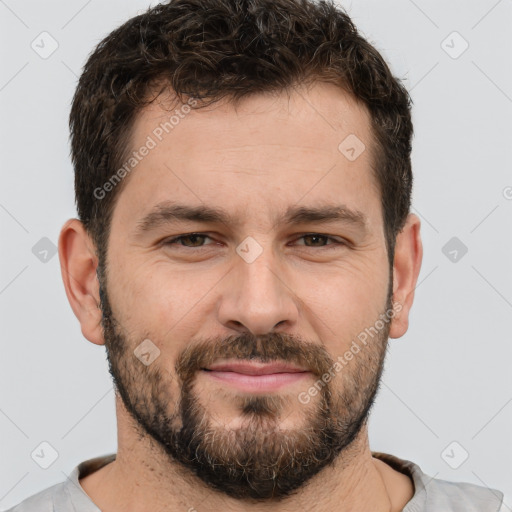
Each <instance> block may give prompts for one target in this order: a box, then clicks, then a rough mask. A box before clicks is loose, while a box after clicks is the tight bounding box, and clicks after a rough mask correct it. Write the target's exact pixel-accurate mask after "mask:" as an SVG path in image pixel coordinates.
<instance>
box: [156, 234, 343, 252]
mask: <svg viewBox="0 0 512 512" xmlns="http://www.w3.org/2000/svg"><path fill="white" fill-rule="evenodd" d="M307 236H313V237H321V238H324V239H326V240H331V241H333V242H334V243H332V244H328V245H321V246H318V247H314V246H306V245H304V246H303V247H308V248H311V249H333V248H336V247H337V246H344V245H347V243H346V242H344V241H340V240H337V239H335V238H334V237H332V236H329V235H324V234H322V233H305V234H303V235H301V236H300V237H299V238H298V239H297V240H299V239H301V238H305V237H307ZM189 237H204V238H210V239H212V238H211V237H210V236H208V235H207V234H206V233H188V234H185V235H180V236H176V237H174V238H171V239H170V240H167V241H164V245H178V246H179V247H183V248H187V249H202V248H204V247H206V246H205V245H200V246H197V247H188V246H186V245H182V244H178V243H177V242H179V241H180V240H183V239H185V238H189ZM208 245H213V244H208Z"/></svg>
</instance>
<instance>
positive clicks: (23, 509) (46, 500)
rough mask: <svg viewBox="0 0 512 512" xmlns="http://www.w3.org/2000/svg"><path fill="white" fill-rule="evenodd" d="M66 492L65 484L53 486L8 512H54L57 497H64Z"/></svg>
mask: <svg viewBox="0 0 512 512" xmlns="http://www.w3.org/2000/svg"><path fill="white" fill-rule="evenodd" d="M65 492H66V491H65V488H64V484H63V483H59V484H56V485H53V486H52V487H48V488H47V489H43V490H42V491H40V492H38V493H36V494H33V495H32V496H29V497H28V498H26V499H25V500H23V501H22V502H21V503H19V504H18V505H15V506H14V507H13V508H10V509H9V510H7V511H6V512H54V511H55V507H54V505H55V496H58V495H62V493H65Z"/></svg>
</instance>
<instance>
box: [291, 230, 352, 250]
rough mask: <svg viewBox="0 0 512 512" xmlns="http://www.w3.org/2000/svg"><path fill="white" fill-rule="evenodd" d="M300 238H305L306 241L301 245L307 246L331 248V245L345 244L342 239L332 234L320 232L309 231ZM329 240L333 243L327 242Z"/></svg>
mask: <svg viewBox="0 0 512 512" xmlns="http://www.w3.org/2000/svg"><path fill="white" fill-rule="evenodd" d="M300 239H303V240H304V242H305V243H304V244H299V245H304V246H305V247H326V246H329V248H331V247H330V246H334V247H336V246H338V245H344V243H343V242H342V241H341V240H337V239H335V238H334V237H332V236H328V235H322V234H320V233H308V234H306V235H302V236H301V237H300V238H299V240H300ZM328 241H331V242H332V243H327V242H328Z"/></svg>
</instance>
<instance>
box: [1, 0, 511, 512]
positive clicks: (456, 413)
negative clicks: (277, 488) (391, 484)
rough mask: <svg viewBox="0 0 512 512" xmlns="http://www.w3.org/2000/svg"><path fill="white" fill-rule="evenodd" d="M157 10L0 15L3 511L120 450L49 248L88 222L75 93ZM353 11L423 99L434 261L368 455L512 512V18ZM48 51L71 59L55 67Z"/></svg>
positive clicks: (422, 179) (5, 9)
mask: <svg viewBox="0 0 512 512" xmlns="http://www.w3.org/2000/svg"><path fill="white" fill-rule="evenodd" d="M148 5H149V4H148V3H147V2H146V1H143V0H140V1H135V0H130V1H127V0H115V1H112V0H110V1H108V2H104V1H100V0H89V1H83V0H68V1H66V2H64V1H63V0H58V1H57V0H54V1H45V2H36V1H34V0H32V1H28V0H26V1H19V0H18V1H16V0H5V1H4V0H0V34H1V43H2V44H1V45H0V52H1V59H2V60H1V62H2V66H1V68H0V108H1V118H0V119H1V123H0V130H1V133H0V140H1V149H2V152H1V155H2V171H1V172H2V175H1V183H2V187H1V189H0V226H1V233H2V243H1V266H0V314H1V324H0V325H1V335H2V356H1V358H0V365H1V366H0V379H1V381H0V389H1V390H2V393H1V400H0V435H1V439H2V442H1V456H0V461H1V464H0V509H2V510H5V509H7V508H9V507H10V506H12V505H14V504H15V503H18V502H19V501H21V500H22V499H23V498H25V497H27V496H28V495H30V494H33V493H34V492H36V491H39V490H41V489H43V488H46V487H48V486H49V485H51V484H54V483H56V482H58V481H61V480H63V479H64V478H66V475H68V474H69V473H70V471H71V470H72V468H73V467H74V466H75V465H76V464H77V463H78V462H80V461H82V460H85V459H88V458H92V457H94V456H97V455H102V454H105V453H109V452H113V451H115V450H116V422H115V414H114V394H113V391H112V384H111V381H110V377H109V374H108V369H107V364H106V360H105V352H104V348H103V347H98V346H95V345H92V344H91V343H89V342H88V341H87V340H86V339H85V338H83V336H82V334H81V331H80V326H79V324H78V321H77V320H76V318H75V317H74V315H73V313H72V311H71V308H70V306H69V304H68V301H67V298H66V295H65V292H64V287H63V285H62V280H61V276H60V268H59V261H58V255H54V254H53V253H52V247H53V245H55V244H57V240H58V234H59V231H60V228H61V226H62V224H63V223H64V222H65V221H66V220H67V219H68V218H70V217H74V216H76V215H75V208H74V196H73V170H72V167H71V164H70V159H69V147H68V128H67V117H68V113H69V105H70V101H71V97H72V94H73V92H74V88H75V85H76V81H77V77H78V75H79V74H80V70H81V67H82V66H83V64H84V63H85V60H86V57H87V55H88V54H89V53H90V52H91V51H92V49H93V47H94V46H95V45H96V44H97V43H98V42H99V41H100V39H101V38H103V37H104V36H105V35H106V34H107V33H108V32H110V31H111V30H113V29H114V28H115V27H117V26H118V25H119V24H120V23H122V22H124V21H125V20H127V19H128V18H129V17H131V16H133V15H135V14H138V13H140V12H141V11H142V10H145V8H146V7H148ZM152 5H154V3H153V4H152ZM342 5H344V6H345V7H346V8H347V9H348V11H349V13H350V14H351V15H352V17H353V20H354V22H355V23H356V25H357V26H358V27H359V28H360V29H361V31H362V32H363V33H364V34H365V35H366V37H367V38H369V40H370V41H371V42H373V43H374V44H375V46H376V47H377V48H378V49H379V50H380V51H381V52H382V53H383V54H384V56H386V57H387V58H388V60H389V62H390V65H391V67H392V69H393V71H394V73H395V75H396V76H398V77H401V78H404V79H405V83H406V86H407V87H408V89H409V90H410V91H411V94H412V97H413V100H414V113H413V116H414V123H415V139H414V152H413V164H414V172H415V189H414V202H413V205H414V211H415V212H416V213H417V214H418V215H419V216H420V217H421V219H422V236H423V242H424V248H425V255H424V261H423V267H422V271H421V274H420V278H419V284H418V288H417V290H416V299H415V305H414V308H413V310H412V313H411V325H410V329H409V331H408V333H407V334H406V335H405V336H404V337H403V338H401V339H399V340H391V348H390V353H389V355H388V360H387V367H386V372H385V375H384V379H383V383H382V388H381V392H380V395H379V398H378V401H377V404H376V406H375V408H374V411H373V415H372V419H371V424H370V441H371V448H372V449H373V450H375V451H384V452H388V453H392V454H395V455H397V456H400V457H403V458H406V459H409V460H413V461H415V462H417V463H419V464H420V466H421V467H422V469H423V470H424V471H425V472H427V473H428V474H430V475H431V476H435V477H437V478H444V479H448V480H456V481H467V482H473V483H476V484H479V485H487V486H489V487H494V488H498V489H500V490H502V491H504V492H505V494H506V497H505V503H506V507H505V508H504V510H511V507H512V469H511V462H510V461H511V460H512V443H511V441H510V435H511V432H512V372H511V371H510V366H511V365H510V361H511V360H512V343H511V342H510V321H511V319H512V275H511V272H510V262H511V261H512V236H511V231H512V230H511V226H512V223H511V219H512V173H511V153H510V147H511V142H512V140H511V135H512V121H511V119H512V115H511V114H512V72H511V68H510V62H511V51H510V48H511V37H512V36H511V31H510V27H511V22H512V2H511V0H500V1H496V0H482V1H478V2H476V1H467V0H466V1H462V0H459V1H453V0H451V1H449V2H447V1H429V2H427V1H421V2H420V0H416V1H412V0H394V1H385V2H383V1H382V0H372V1H354V2H352V3H351V2H342ZM454 31H456V32H458V33H459V34H460V36H459V35H457V34H455V35H454V34H452V33H453V32H454ZM42 32H48V33H49V34H50V36H48V35H42V36H41V35H40V34H41V33H42ZM52 40H55V41H56V42H57V43H58V48H57V49H56V50H55V51H54V53H52V54H51V55H49V56H47V55H44V56H45V57H47V58H42V56H41V53H42V52H44V51H46V52H48V51H49V50H51V49H52V44H55V43H52ZM443 41H445V42H444V43H443ZM464 41H467V43H468V44H469V47H468V48H467V50H466V51H465V52H464V53H462V54H460V53H461V51H462V50H463V49H464V47H465V43H464ZM31 45H33V46H34V47H35V48H37V51H36V50H35V49H33V48H32V47H31ZM38 52H39V53H38ZM459 54H460V55H459ZM455 57H456V58H455ZM453 237H456V238H457V239H456V240H454V241H451V242H450V243H449V245H448V246H446V244H447V243H448V242H449V241H450V240H451V239H452V238H453ZM41 239H43V240H41ZM462 244H464V245H462ZM445 246H446V247H445ZM464 246H465V247H467V253H466V254H463V249H464ZM443 248H444V250H443ZM45 251H47V252H45ZM453 251H456V253H455V252H453ZM455 256H456V260H455V261H453V260H454V258H455ZM454 441H455V442H456V443H457V444H455V445H453V444H451V443H453V442H454ZM41 442H47V443H49V444H50V445H51V446H52V447H54V449H55V450H56V451H57V453H58V458H57V459H56V460H55V462H54V463H53V464H52V465H51V466H50V467H49V468H48V469H43V468H41V467H40V466H39V465H38V464H36V462H35V461H34V460H33V458H31V453H33V452H34V450H36V452H37V449H39V450H41V448H40V443H41ZM38 447H39V448H38ZM447 447H448V449H447ZM43 448H44V446H43ZM43 451H44V450H43ZM466 452H467V453H468V454H469V457H468V458H467V460H465V461H464V462H462V461H463V459H464V457H465V453H466ZM49 453H50V451H49V450H48V449H46V454H47V455H46V456H48V454H49ZM443 454H444V456H443ZM43 462H44V461H43ZM450 464H451V465H452V466H458V467H457V469H453V468H452V467H450Z"/></svg>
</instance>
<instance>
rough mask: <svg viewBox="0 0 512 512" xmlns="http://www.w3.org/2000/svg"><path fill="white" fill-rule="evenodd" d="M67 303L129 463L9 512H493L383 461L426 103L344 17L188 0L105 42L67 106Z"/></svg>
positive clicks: (284, 5) (333, 10)
mask: <svg viewBox="0 0 512 512" xmlns="http://www.w3.org/2000/svg"><path fill="white" fill-rule="evenodd" d="M70 128H71V146H72V158H73V163H74V166H75V173H76V181H75V186H76V199H77V208H78V214H79V219H71V220H69V221H68V222H67V223H66V224H65V225H64V227H63V228H62V231H61V235H60V239H59V256H60V261H61V267H62V276H63V280H64V284H65V288H66V293H67V296H68V299H69V301H70V304H71V306H72V308H73V311H74V313H75V315H76V316H77V318H78V319H79V321H80V324H81V328H82V333H83V334H84V336H85V337H86V338H87V339H88V340H89V341H91V342H92V343H95V344H98V345H102V344H105V346H106V350H107V356H108V361H109V365H110V372H111V374H112V377H113V379H114V383H115V388H116V412H117V420H118V451H117V453H116V454H110V455H107V456H104V457H97V458H95V459H90V460H88V461H85V462H83V463H82V464H80V465H78V466H77V467H76V468H75V470H74V471H73V473H72V475H71V478H70V479H69V480H68V481H66V482H64V483H62V484H58V485H57V486H54V487H52V488H50V489H48V490H46V491H43V492H41V493H39V494H37V495H35V496H33V497H31V498H29V499H27V500H25V501H24V502H23V503H21V504H20V505H18V506H17V507H14V509H12V510H14V511H17V512H20V511H36V510H37V511H41V510H58V511H59V512H65V511H71V510H76V511H83V512H92V511H98V510H102V511H104V512H118V511H134V512H139V511H140V512H142V511H167V510H168V511H171V510H172V511H175V510H188V511H189V512H190V511H198V512H201V511H217V510H237V511H263V510H272V511H285V510H286V511H288V510H308V511H316V510H322V511H324V512H325V511H343V512H349V511H351V512H355V511H358V512H361V511H364V512H369V511H371V512H390V511H392V512H396V511H401V510H404V511H408V512H413V511H427V510H436V511H443V512H444V511H465V512H468V511H477V510H478V511H479V512H482V511H489V512H490V511H497V510H498V509H499V506H500V503H501V498H502V495H501V493H499V492H498V491H494V490H490V489H486V488H483V487H479V486H475V485H472V484H465V483H464V484H462V483H461V484H454V483H449V482H445V481H442V480H436V479H431V478H430V477H428V476H427V475H425V474H424V473H423V472H422V471H421V469H420V468H419V466H418V465H416V464H414V463H412V462H409V461H404V460H401V459H398V458H397V457H393V456H392V455H387V454H382V453H375V452H371V451H370V448H369V442H368V427H367V420H368V414H369V411H370V409H371V406H372V404H373V402H374V399H375V396H376V393H377V391H378V387H379V381H380V377H381V374H382V370H383V364H384V359H385V354H386V347H387V342H388V338H389V337H391V338H398V337H400V336H402V335H403V334H404V333H405V332H406V331H407V328H408V315H409V311H410V309H411V306H412V302H413V298H414V289H415V286H416V283H417V278H418V274H419V271H420V266H421V259H422V245H421V239H420V222H419V219H418V218H417V217H416V216H415V215H413V214H410V213H409V208H410V197H411V187H412V174H411V163H410V151H411V137H412V124H411V116H410V99H409V96H408V94H407V92H406V90H405V89H404V88H403V86H402V85H401V84H400V83H399V82H398V81H397V80H396V79H395V78H394V77H393V76H392V75H391V73H390V71H389V68H388V67H387V65H386V63H385V62H384V61H383V59H382V57H381V56H380V55H379V53H378V52H377V51H376V50H375V49H374V48H373V47H372V46H371V45H369V44H368V43H367V42H366V41H365V40H364V39H362V38H361V37H360V36H359V35H358V33H357V30H356V28H355V27H354V26H353V24H352V22H351V20H350V19H349V17H348V16H347V15H346V14H345V13H344V12H343V11H341V9H339V8H337V7H336V6H335V5H334V4H329V3H313V2H312V1H311V2H310V1H306V0H302V1H299V0H272V1H270V0H176V1H171V2H170V3H168V4H161V5H157V6H156V7H154V8H152V9H150V10H148V11H147V12H146V13H145V14H142V15H140V16H137V17H135V18H133V19H131V20H129V21H128V22H127V23H125V24H124V25H122V26H121V27H120V28H118V29H117V30H115V31H114V32H112V33H111V34H110V35H109V36H108V37H107V38H106V39H105V40H103V41H102V42H101V43H100V44H99V46H98V47H97V48H96V50H95V52H94V53H93V54H92V55H91V56H90V58H89V60H88V62H87V64H86V66H85V68H84V71H83V74H82V76H81V78H80V81H79V84H78V87H77V91H76V94H75V97H74V100H73V105H72V110H71V116H70Z"/></svg>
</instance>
